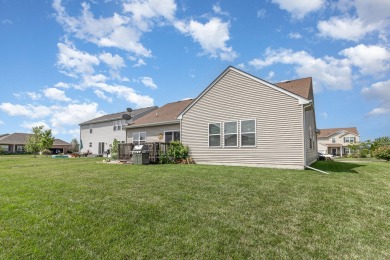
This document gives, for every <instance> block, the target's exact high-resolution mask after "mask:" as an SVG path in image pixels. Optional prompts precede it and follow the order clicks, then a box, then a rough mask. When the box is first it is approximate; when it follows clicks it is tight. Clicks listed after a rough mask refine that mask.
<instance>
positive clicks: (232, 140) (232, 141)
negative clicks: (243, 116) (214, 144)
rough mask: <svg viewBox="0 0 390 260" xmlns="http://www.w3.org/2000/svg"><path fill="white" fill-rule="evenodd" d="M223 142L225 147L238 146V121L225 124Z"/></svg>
mask: <svg viewBox="0 0 390 260" xmlns="http://www.w3.org/2000/svg"><path fill="white" fill-rule="evenodd" d="M223 144H224V146H225V147H237V146H238V138H237V121H234V122H225V123H224V124H223Z"/></svg>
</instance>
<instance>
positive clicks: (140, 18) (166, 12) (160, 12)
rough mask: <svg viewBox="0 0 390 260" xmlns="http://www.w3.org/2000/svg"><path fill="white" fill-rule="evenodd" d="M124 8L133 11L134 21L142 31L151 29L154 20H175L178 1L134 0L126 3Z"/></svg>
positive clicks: (126, 10)
mask: <svg viewBox="0 0 390 260" xmlns="http://www.w3.org/2000/svg"><path fill="white" fill-rule="evenodd" d="M123 10H124V12H128V13H132V19H133V21H134V23H135V24H136V26H137V27H138V28H139V29H140V30H141V31H149V30H150V27H151V26H152V25H153V22H154V20H157V21H158V22H162V21H161V18H164V19H166V20H168V21H173V20H174V18H175V12H176V3H175V1H174V0H133V1H131V2H130V3H124V4H123Z"/></svg>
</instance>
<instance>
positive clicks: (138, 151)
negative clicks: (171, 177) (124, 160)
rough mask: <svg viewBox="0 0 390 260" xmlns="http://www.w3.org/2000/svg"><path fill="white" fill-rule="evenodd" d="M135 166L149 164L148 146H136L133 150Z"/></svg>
mask: <svg viewBox="0 0 390 260" xmlns="http://www.w3.org/2000/svg"><path fill="white" fill-rule="evenodd" d="M133 164H149V149H148V146H147V145H143V144H140V145H136V146H134V149H133Z"/></svg>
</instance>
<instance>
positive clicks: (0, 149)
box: [0, 147, 5, 155]
mask: <svg viewBox="0 0 390 260" xmlns="http://www.w3.org/2000/svg"><path fill="white" fill-rule="evenodd" d="M4 153H5V151H4V149H3V147H0V155H3V154H4Z"/></svg>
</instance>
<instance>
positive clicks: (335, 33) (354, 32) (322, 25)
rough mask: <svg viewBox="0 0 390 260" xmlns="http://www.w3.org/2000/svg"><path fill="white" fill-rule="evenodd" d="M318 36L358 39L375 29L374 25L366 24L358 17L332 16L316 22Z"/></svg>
mask: <svg viewBox="0 0 390 260" xmlns="http://www.w3.org/2000/svg"><path fill="white" fill-rule="evenodd" d="M317 27H318V30H319V32H320V36H323V37H330V38H334V39H340V40H350V41H358V40H360V39H362V38H363V37H364V36H365V35H366V34H367V33H370V32H373V31H374V30H376V26H374V25H366V24H364V23H363V22H362V20H361V19H359V18H340V17H332V18H331V19H330V20H328V21H320V22H318V25H317Z"/></svg>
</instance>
